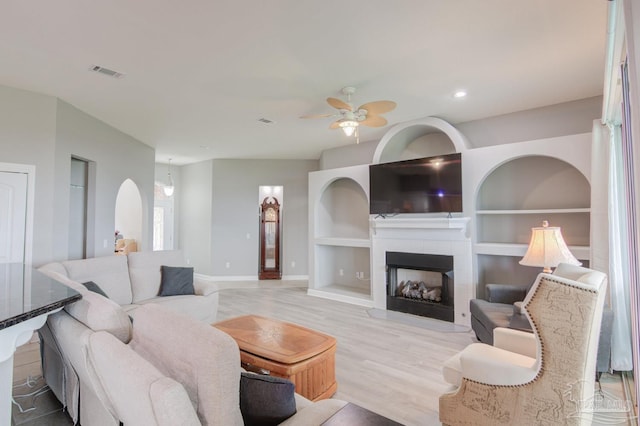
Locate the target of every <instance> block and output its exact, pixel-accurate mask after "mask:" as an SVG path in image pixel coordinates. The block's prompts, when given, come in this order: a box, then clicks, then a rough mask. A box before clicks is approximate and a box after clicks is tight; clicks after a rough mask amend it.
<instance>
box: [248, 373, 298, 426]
mask: <svg viewBox="0 0 640 426" xmlns="http://www.w3.org/2000/svg"><path fill="white" fill-rule="evenodd" d="M294 394H295V385H294V384H293V383H292V382H291V381H289V380H286V379H282V378H280V377H273V376H264V375H259V374H253V373H241V375H240V411H241V412H242V418H243V420H244V424H245V425H264V426H269V425H278V424H280V423H282V422H283V421H285V420H286V419H288V418H289V417H291V416H293V415H294V414H295V413H296V400H295V397H294Z"/></svg>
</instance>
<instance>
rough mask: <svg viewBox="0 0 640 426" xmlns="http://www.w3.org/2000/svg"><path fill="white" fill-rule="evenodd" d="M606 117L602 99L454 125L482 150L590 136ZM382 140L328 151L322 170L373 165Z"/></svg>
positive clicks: (473, 145)
mask: <svg viewBox="0 0 640 426" xmlns="http://www.w3.org/2000/svg"><path fill="white" fill-rule="evenodd" d="M601 116H602V96H595V97H592V98H587V99H581V100H577V101H572V102H565V103H561V104H557V105H550V106H546V107H542V108H535V109H530V110H526V111H518V112H513V113H509V114H504V115H499V116H495V117H488V118H484V119H481V120H474V121H468V122H465V123H458V124H454V126H455V127H456V128H457V129H458V130H460V132H462V134H463V135H465V136H466V138H467V139H468V140H469V145H470V147H473V148H478V147H484V146H490V145H501V144H507V143H514V142H523V141H529V140H536V139H544V138H551V137H557V136H566V135H573V134H578V133H589V132H591V130H592V127H593V120H595V119H597V118H600V117H601ZM377 144H378V141H373V142H367V143H360V144H358V145H355V144H352V145H348V146H344V147H340V148H333V149H328V150H325V151H323V152H322V154H321V156H320V166H321V169H322V170H326V169H334V168H338V167H346V166H355V165H358V164H370V163H371V161H372V159H373V154H374V151H375V149H376V146H377Z"/></svg>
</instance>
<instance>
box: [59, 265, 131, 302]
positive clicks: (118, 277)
mask: <svg viewBox="0 0 640 426" xmlns="http://www.w3.org/2000/svg"><path fill="white" fill-rule="evenodd" d="M62 265H63V266H64V268H65V269H66V270H67V276H68V277H69V278H71V279H72V280H74V281H77V282H79V283H84V282H87V281H93V282H94V283H96V284H98V285H99V286H100V288H101V289H102V290H103V291H104V292H105V293H106V294H107V295H109V299H111V300H113V301H114V302H116V303H117V304H118V305H126V304H128V303H131V297H132V294H131V281H129V268H128V267H127V257H126V256H102V257H94V258H91V259H79V260H67V261H65V262H62Z"/></svg>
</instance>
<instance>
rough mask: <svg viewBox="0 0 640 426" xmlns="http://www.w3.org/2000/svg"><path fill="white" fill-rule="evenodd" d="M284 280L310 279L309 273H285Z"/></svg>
mask: <svg viewBox="0 0 640 426" xmlns="http://www.w3.org/2000/svg"><path fill="white" fill-rule="evenodd" d="M282 281H309V275H283V276H282Z"/></svg>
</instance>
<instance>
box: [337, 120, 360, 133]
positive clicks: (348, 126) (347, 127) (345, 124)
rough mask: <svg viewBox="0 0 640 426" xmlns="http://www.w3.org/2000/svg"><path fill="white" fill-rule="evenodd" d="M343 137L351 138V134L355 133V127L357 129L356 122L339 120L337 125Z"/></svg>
mask: <svg viewBox="0 0 640 426" xmlns="http://www.w3.org/2000/svg"><path fill="white" fill-rule="evenodd" d="M338 125H339V126H340V128H341V129H342V131H343V132H344V134H345V135H347V136H351V135H353V132H355V130H356V127H358V125H359V124H358V122H357V121H355V120H348V119H347V120H341V121H340V123H339V124H338Z"/></svg>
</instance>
